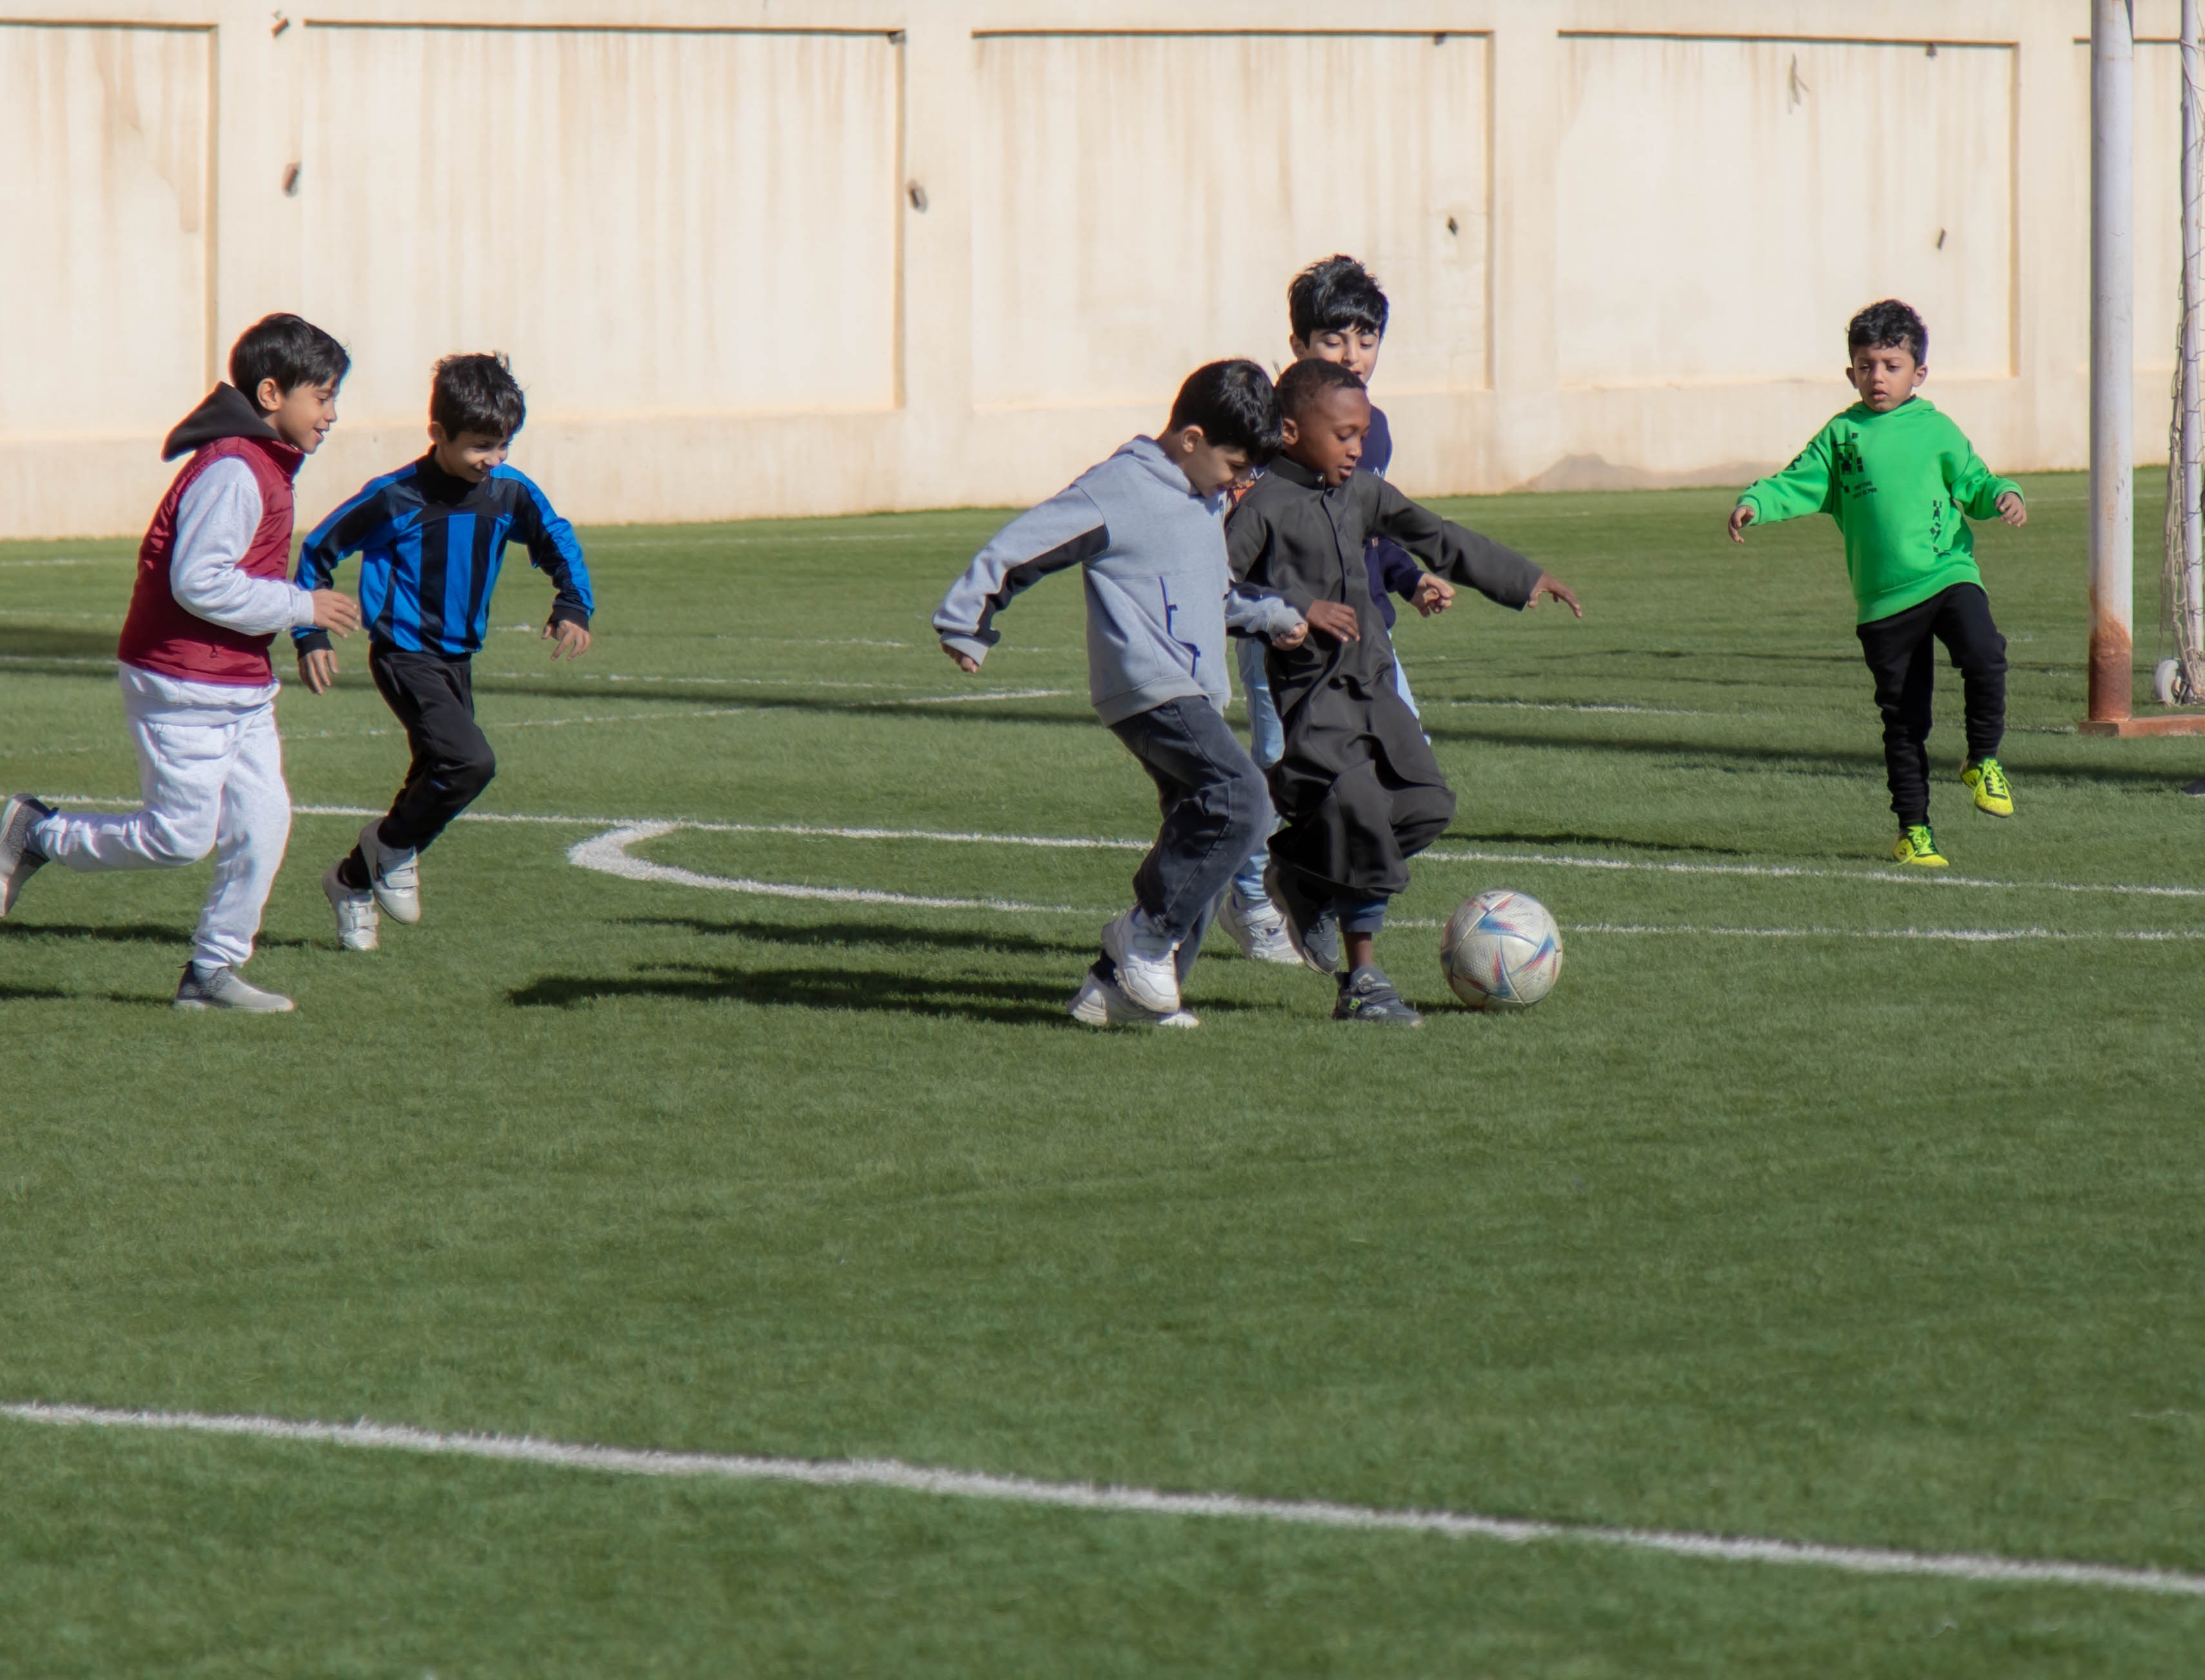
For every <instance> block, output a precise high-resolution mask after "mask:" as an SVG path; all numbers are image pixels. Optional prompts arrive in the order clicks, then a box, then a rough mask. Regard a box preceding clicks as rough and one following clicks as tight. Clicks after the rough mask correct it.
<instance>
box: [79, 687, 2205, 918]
mask: <svg viewBox="0 0 2205 1680" xmlns="http://www.w3.org/2000/svg"><path fill="white" fill-rule="evenodd" d="M558 721H560V719H544V721H543V723H547V726H549V723H558ZM46 803H49V804H91V807H112V809H128V807H130V804H134V803H137V800H133V798H130V796H126V793H115V796H92V793H55V796H46ZM291 809H294V811H295V814H298V816H361V818H364V816H382V811H379V809H375V811H371V809H368V807H364V804H294V807H291ZM459 820H461V822H525V824H543V827H554V829H637V827H652V829H655V831H657V834H663V831H666V829H694V831H699V834H787V835H803V838H820V840H930V842H942V845H961V846H1032V849H1048V851H1147V849H1149V845H1151V842H1149V840H1115V838H1107V835H1043V834H981V831H946V829H869V827H838V824H827V822H704V820H690V818H637V816H536V814H525V811H466V814H461V818H459ZM631 845H633V842H631ZM1420 862H1435V864H1469V862H1479V864H1526V866H1539V869H1609V871H1645V873H1656V876H1744V877H1755V880H1841V882H1887V884H1896V887H1982V888H1995V891H2013V893H2135V895H2141V897H2205V887H2139V884H2097V882H1994V880H1978V877H1974V876H1929V873H1921V876H1901V873H1899V871H1892V869H1810V866H1804V864H1665V862H1645V860H1634V858H1570V856H1559V853H1536V851H1427V853H1423V858H1420ZM1083 915H1085V911H1083ZM1391 926H1423V923H1417V922H1394V923H1391ZM1577 930H1578V933H1620V930H1623V929H1616V926H1609V923H1590V922H1588V923H1584V926H1581V929H1577ZM1662 930H1667V929H1662ZM1676 933H1729V935H1738V937H1750V935H1755V933H1764V935H1766V937H1804V935H1810V933H1815V935H1822V933H1828V935H1844V937H1869V935H1868V933H1863V930H1861V929H1771V930H1755V929H1682V926H1680V929H1676ZM2020 935H2026V937H2053V935H2048V933H2044V930H2015V937H2020ZM1872 937H1923V939H1932V937H1964V930H1917V929H1903V930H1899V929H1894V930H1887V933H1881V935H1872ZM2059 937H2071V939H2086V937H2088V939H2097V937H2106V939H2113V937H2139V939H2141V937H2163V935H2059Z"/></svg>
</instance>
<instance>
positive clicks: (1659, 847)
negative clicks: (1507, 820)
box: [1438, 828, 1758, 858]
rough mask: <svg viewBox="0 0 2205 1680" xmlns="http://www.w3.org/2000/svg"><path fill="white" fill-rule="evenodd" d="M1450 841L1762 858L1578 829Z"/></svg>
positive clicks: (1459, 836)
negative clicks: (1598, 847)
mask: <svg viewBox="0 0 2205 1680" xmlns="http://www.w3.org/2000/svg"><path fill="white" fill-rule="evenodd" d="M1449 840H1453V841H1456V842H1458V843H1459V844H1464V845H1471V846H1605V847H1607V848H1608V849H1610V850H1613V851H1623V852H1659V853H1670V852H1701V853H1705V854H1706V855H1708V856H1709V857H1715V858H1747V857H1753V856H1756V855H1758V854H1756V853H1754V852H1749V851H1748V850H1747V849H1746V848H1745V847H1744V846H1708V845H1704V844H1702V843H1700V842H1697V841H1694V840H1640V839H1637V838H1635V837H1634V836H1632V835H1629V834H1591V833H1589V832H1587V831H1585V830H1584V829H1576V828H1572V829H1552V830H1545V831H1542V832H1539V833H1536V834H1535V833H1533V832H1531V831H1530V830H1528V829H1515V828H1483V829H1466V828H1450V829H1448V830H1447V833H1446V834H1442V835H1441V837H1440V840H1439V842H1438V843H1439V844H1440V845H1441V846H1444V845H1446V844H1447V842H1448V841H1449Z"/></svg>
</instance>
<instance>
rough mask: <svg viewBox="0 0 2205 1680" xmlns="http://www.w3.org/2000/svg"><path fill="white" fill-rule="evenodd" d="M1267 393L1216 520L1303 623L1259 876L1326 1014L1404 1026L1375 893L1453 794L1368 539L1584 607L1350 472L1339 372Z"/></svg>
mask: <svg viewBox="0 0 2205 1680" xmlns="http://www.w3.org/2000/svg"><path fill="white" fill-rule="evenodd" d="M1278 394H1279V403H1280V407H1281V408H1282V409H1283V410H1284V411H1285V414H1286V430H1285V440H1284V448H1283V449H1282V451H1281V454H1278V455H1277V456H1275V457H1274V459H1273V460H1272V462H1271V466H1270V470H1269V472H1267V473H1265V474H1264V476H1263V478H1260V479H1258V480H1257V482H1256V484H1255V486H1254V488H1253V489H1251V490H1250V491H1249V492H1248V493H1247V495H1246V496H1243V497H1242V498H1241V500H1240V503H1239V506H1238V507H1237V508H1234V509H1233V514H1232V517H1231V518H1230V519H1228V520H1227V523H1226V527H1225V540H1226V547H1227V553H1228V555H1229V557H1230V559H1231V562H1232V567H1233V578H1234V580H1235V581H1236V582H1241V583H1246V584H1251V585H1255V586H1256V587H1257V588H1258V589H1261V590H1265V591H1270V592H1272V593H1275V594H1277V595H1279V596H1281V597H1284V598H1285V599H1286V600H1287V602H1288V603H1290V604H1292V605H1293V607H1294V608H1297V609H1298V610H1299V612H1300V613H1301V614H1302V616H1303V617H1304V618H1305V619H1306V620H1308V622H1309V629H1310V633H1309V638H1308V639H1307V640H1306V641H1305V642H1304V643H1302V644H1301V645H1300V646H1299V647H1298V648H1295V649H1293V650H1282V649H1278V648H1273V649H1272V650H1269V653H1268V655H1267V656H1266V657H1265V661H1264V665H1265V669H1266V671H1267V672H1268V674H1269V677H1270V681H1271V698H1272V702H1273V703H1274V704H1275V705H1276V706H1277V708H1278V710H1279V718H1280V721H1281V724H1282V725H1283V727H1284V728H1285V732H1286V752H1285V756H1284V757H1281V759H1280V760H1279V763H1278V764H1277V765H1276V766H1275V768H1274V769H1272V771H1271V773H1270V784H1271V798H1272V802H1273V804H1275V805H1276V806H1277V807H1278V811H1279V816H1280V817H1281V820H1282V822H1284V825H1285V826H1284V827H1283V828H1281V829H1280V831H1279V832H1278V833H1277V834H1275V835H1274V836H1273V837H1272V840H1271V864H1270V868H1269V870H1267V871H1266V873H1265V878H1264V884H1265V887H1266V888H1267V890H1268V891H1269V893H1270V895H1271V899H1272V901H1273V902H1274V903H1275V904H1277V905H1279V907H1280V908H1281V910H1283V911H1285V912H1286V916H1287V930H1288V932H1289V933H1290V935H1292V936H1293V942H1294V948H1295V949H1296V950H1297V951H1298V952H1299V953H1301V957H1302V960H1303V961H1304V962H1305V963H1307V964H1308V965H1310V966H1311V968H1313V969H1315V970H1316V971H1318V972H1319V973H1321V974H1334V973H1337V974H1339V975H1340V997H1339V1001H1338V1002H1337V1004H1336V1005H1335V1006H1334V1009H1333V1017H1334V1019H1335V1020H1352V1021H1370V1022H1374V1023H1381V1022H1382V1023H1389V1024H1396V1025H1405V1026H1417V1025H1421V1024H1422V1023H1423V1018H1422V1017H1421V1016H1419V1015H1418V1014H1417V1012H1416V1011H1415V1010H1413V1009H1412V1008H1411V1007H1410V1006H1408V1004H1407V1003H1406V1002H1405V1001H1404V1000H1402V997H1401V994H1400V993H1399V992H1397V991H1395V990H1394V986H1393V982H1390V981H1389V980H1388V979H1387V978H1386V977H1385V975H1384V974H1383V973H1382V972H1380V971H1379V970H1378V969H1377V968H1376V966H1374V965H1373V964H1372V962H1371V941H1372V938H1373V936H1374V935H1376V933H1377V931H1378V929H1379V928H1380V927H1381V926H1382V925H1383V923H1384V922H1385V917H1386V901H1387V899H1389V898H1391V897H1392V896H1393V895H1394V893H1399V892H1400V891H1401V890H1402V888H1404V887H1406V886H1407V885H1408V884H1409V867H1408V860H1409V859H1410V858H1412V857H1414V856H1415V855H1416V854H1417V852H1421V851H1423V849H1424V848H1425V847H1426V846H1429V845H1430V844H1431V843H1432V842H1433V841H1434V840H1436V839H1438V838H1439V836H1440V835H1441V834H1443V833H1444V832H1445V831H1446V829H1447V824H1448V823H1449V822H1452V821H1453V818H1454V795H1453V793H1452V792H1450V791H1449V790H1448V787H1447V778H1446V777H1445V776H1444V775H1441V771H1440V767H1439V761H1438V760H1437V759H1435V758H1434V757H1432V750H1431V746H1430V745H1429V743H1428V742H1427V741H1426V740H1425V739H1424V736H1423V731H1422V730H1421V729H1420V728H1418V727H1417V719H1416V715H1415V714H1414V713H1412V711H1410V709H1409V708H1408V706H1407V705H1406V703H1404V702H1403V701H1402V699H1401V696H1400V689H1399V688H1398V686H1396V685H1395V682H1394V648H1393V644H1392V643H1391V641H1390V640H1388V637H1387V634H1386V626H1385V622H1384V620H1383V619H1382V618H1381V617H1380V615H1379V612H1378V609H1377V608H1376V606H1374V605H1373V604H1372V601H1371V590H1370V579H1369V577H1368V574H1367V573H1365V571H1364V548H1365V544H1366V543H1367V542H1368V540H1369V539H1370V537H1391V538H1392V539H1393V540H1394V542H1396V543H1400V545H1401V546H1402V547H1403V548H1405V549H1407V550H1408V551H1409V552H1410V553H1411V554H1412V555H1416V556H1417V559H1419V560H1421V561H1423V563H1424V564H1425V565H1427V566H1429V567H1431V568H1432V570H1433V571H1434V572H1436V573H1439V574H1440V576H1441V577H1443V578H1445V579H1447V580H1449V581H1450V582H1453V583H1456V584H1460V585H1465V587H1467V588H1470V589H1474V590H1476V591H1478V592H1479V593H1480V594H1482V595H1483V596H1485V597H1488V598H1489V599H1491V600H1494V601H1497V602H1499V603H1501V605H1502V606H1504V607H1513V608H1519V609H1521V608H1525V607H1529V606H1531V605H1532V604H1534V603H1536V601H1537V600H1538V598H1539V597H1541V596H1542V595H1548V596H1552V597H1554V599H1555V600H1557V601H1560V602H1561V603H1563V604H1564V605H1566V606H1567V607H1568V608H1570V610H1571V611H1572V612H1573V613H1575V614H1578V617H1580V618H1582V617H1584V609H1583V608H1580V607H1579V606H1578V601H1577V597H1576V596H1575V595H1573V594H1572V592H1571V591H1570V590H1569V589H1568V588H1567V587H1566V585H1563V584H1561V583H1560V582H1558V581H1557V580H1556V579H1554V578H1552V577H1549V576H1548V574H1547V573H1545V572H1543V571H1542V570H1541V569H1540V568H1539V567H1537V566H1536V565H1535V564H1534V563H1533V562H1531V561H1528V560H1526V559H1524V556H1523V555H1519V554H1516V553H1514V552H1513V551H1512V550H1510V549H1505V548H1503V547H1502V546H1501V544H1500V543H1495V542H1494V541H1492V540H1491V539H1490V538H1489V537H1481V536H1479V535H1478V534H1477V532H1476V531H1465V530H1464V529H1463V528H1462V527H1461V526H1460V525H1453V524H1450V523H1449V522H1448V521H1447V520H1446V519H1441V517H1440V516H1439V515H1438V514H1436V513H1430V512H1429V511H1427V510H1426V509H1424V508H1420V507H1418V506H1417V504H1416V503H1415V502H1412V501H1410V500H1409V499H1408V498H1407V497H1406V496H1403V495H1402V494H1401V493H1400V491H1399V490H1395V489H1394V487H1393V485H1391V484H1388V483H1387V482H1386V481H1385V480H1384V479H1383V478H1379V477H1378V476H1377V475H1376V474H1375V473H1370V472H1357V471H1356V470H1355V468H1356V464H1357V462H1358V460H1361V458H1362V454H1363V440H1364V434H1365V433H1366V432H1368V431H1369V430H1370V398H1369V397H1368V396H1367V395H1365V394H1364V385H1363V381H1362V380H1361V379H1360V378H1358V377H1357V376H1356V375H1355V374H1354V373H1352V372H1351V371H1349V370H1348V369H1347V368H1346V367H1344V366H1342V365H1340V364H1338V363H1336V362H1326V361H1315V360H1311V361H1302V362H1297V363H1295V364H1294V365H1293V366H1292V367H1290V368H1288V369H1287V371H1286V373H1285V374H1284V375H1283V376H1282V377H1281V378H1280V380H1279V385H1278ZM1427 584H1428V585H1429V589H1427V588H1426V587H1425V586H1423V585H1420V586H1419V589H1418V597H1420V598H1419V601H1418V604H1419V605H1422V604H1423V600H1422V599H1421V597H1423V596H1425V595H1426V594H1427V593H1429V596H1430V597H1431V604H1432V608H1433V609H1434V610H1438V609H1439V608H1441V607H1443V606H1444V605H1445V602H1444V600H1443V599H1441V597H1443V596H1444V595H1445V594H1446V593H1447V591H1443V590H1441V587H1440V585H1439V583H1438V580H1437V579H1429V578H1428V579H1427ZM1343 942H1344V943H1345V946H1346V952H1345V956H1346V964H1345V967H1344V968H1343V965H1342V954H1343V953H1342V949H1341V947H1342V944H1343Z"/></svg>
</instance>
